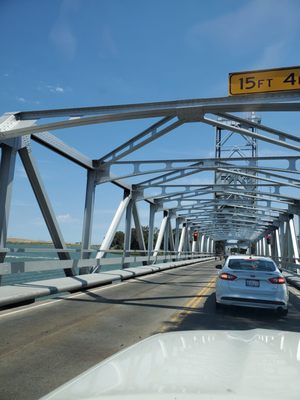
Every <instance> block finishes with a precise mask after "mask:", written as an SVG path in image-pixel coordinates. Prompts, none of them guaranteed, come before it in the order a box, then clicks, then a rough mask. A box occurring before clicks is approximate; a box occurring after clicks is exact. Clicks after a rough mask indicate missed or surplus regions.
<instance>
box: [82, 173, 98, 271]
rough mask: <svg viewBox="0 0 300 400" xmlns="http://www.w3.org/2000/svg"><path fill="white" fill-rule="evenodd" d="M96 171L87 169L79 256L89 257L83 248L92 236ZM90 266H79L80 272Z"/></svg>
mask: <svg viewBox="0 0 300 400" xmlns="http://www.w3.org/2000/svg"><path fill="white" fill-rule="evenodd" d="M95 179H96V172H95V171H93V170H88V171H87V183H86V193H85V205H84V216H83V228H82V240H81V257H82V258H90V256H91V254H90V253H89V252H85V251H84V250H86V249H89V248H90V245H91V237H92V223H93V214H94V203H95V189H96V181H95ZM89 272H90V267H82V268H80V271H79V273H80V274H88V273H89Z"/></svg>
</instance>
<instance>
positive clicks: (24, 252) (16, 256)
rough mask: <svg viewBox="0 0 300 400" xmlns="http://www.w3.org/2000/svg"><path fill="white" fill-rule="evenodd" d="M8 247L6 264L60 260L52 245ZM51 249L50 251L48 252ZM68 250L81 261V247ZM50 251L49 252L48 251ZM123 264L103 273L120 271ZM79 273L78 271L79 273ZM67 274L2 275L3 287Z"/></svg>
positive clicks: (58, 270) (11, 245) (107, 267)
mask: <svg viewBox="0 0 300 400" xmlns="http://www.w3.org/2000/svg"><path fill="white" fill-rule="evenodd" d="M7 247H8V248H9V249H10V252H9V253H7V255H6V257H5V262H18V261H20V262H24V261H36V262H38V261H39V260H40V261H47V260H59V257H58V256H57V253H56V252H54V251H51V249H53V248H54V247H53V245H51V244H49V245H48V244H44V243H43V244H27V243H26V244H23V243H22V244H21V243H20V244H18V243H16V244H8V245H7ZM48 249H49V250H48ZM68 249H71V250H72V251H71V252H70V256H71V258H72V260H76V259H79V258H80V256H81V254H80V246H79V245H78V246H76V245H72V246H68ZM47 250H48V251H47ZM96 252H97V249H96V248H95V249H94V251H93V253H92V254H91V258H93V257H95V256H96ZM118 256H119V254H112V253H109V254H107V257H108V258H109V257H118ZM120 268H121V264H114V265H104V266H102V267H101V271H103V272H105V271H112V270H115V269H120ZM77 273H78V271H77ZM64 276H65V273H64V271H63V269H61V268H60V269H57V270H49V271H36V272H25V273H22V272H21V273H16V274H9V275H2V281H1V286H4V285H14V284H20V283H26V282H34V281H39V280H43V279H54V278H63V277H64Z"/></svg>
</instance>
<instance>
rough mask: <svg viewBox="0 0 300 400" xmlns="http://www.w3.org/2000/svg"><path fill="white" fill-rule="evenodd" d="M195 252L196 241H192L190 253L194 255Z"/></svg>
mask: <svg viewBox="0 0 300 400" xmlns="http://www.w3.org/2000/svg"><path fill="white" fill-rule="evenodd" d="M196 251H197V241H196V240H193V241H192V253H193V254H194V253H196Z"/></svg>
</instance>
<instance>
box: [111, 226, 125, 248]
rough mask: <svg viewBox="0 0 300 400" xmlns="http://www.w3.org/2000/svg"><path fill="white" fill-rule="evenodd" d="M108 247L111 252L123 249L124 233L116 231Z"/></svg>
mask: <svg viewBox="0 0 300 400" xmlns="http://www.w3.org/2000/svg"><path fill="white" fill-rule="evenodd" d="M110 247H111V249H113V250H122V249H123V248H124V232H122V231H117V232H116V233H115V237H114V239H113V241H112V243H111V246H110Z"/></svg>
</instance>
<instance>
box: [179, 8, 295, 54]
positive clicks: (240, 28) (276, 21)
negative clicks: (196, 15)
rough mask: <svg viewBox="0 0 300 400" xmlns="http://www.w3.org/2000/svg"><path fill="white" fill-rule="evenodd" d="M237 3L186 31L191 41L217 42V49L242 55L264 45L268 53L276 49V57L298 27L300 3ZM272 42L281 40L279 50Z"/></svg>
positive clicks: (194, 44)
mask: <svg viewBox="0 0 300 400" xmlns="http://www.w3.org/2000/svg"><path fill="white" fill-rule="evenodd" d="M238 4H241V5H242V6H241V7H239V8H237V9H235V10H234V11H231V12H229V13H227V14H224V15H221V16H217V17H215V18H212V19H210V20H205V21H201V22H200V23H198V24H195V25H193V26H192V27H191V28H190V29H189V31H188V32H187V35H186V40H187V43H188V45H190V46H192V47H195V48H203V46H204V45H209V46H210V47H211V45H216V46H217V50H218V52H222V53H224V52H226V53H227V52H228V51H230V54H231V55H232V54H234V53H236V54H238V55H239V56H240V55H241V54H246V53H249V52H254V51H255V52H257V51H259V50H260V49H262V51H263V53H264V54H265V56H266V57H267V56H268V58H269V57H270V56H271V55H272V52H275V53H274V54H276V58H277V52H278V51H279V50H280V51H281V50H283V43H285V42H290V40H291V38H292V37H295V36H296V34H297V32H298V30H299V28H298V26H299V17H298V16H299V12H300V3H299V2H297V1H293V0H286V1H280V2H274V1H273V0H263V1H262V0H252V1H250V2H247V3H245V2H239V3H238ZM269 43H279V44H278V46H277V50H276V49H275V48H274V45H271V46H270V45H269ZM272 46H273V49H272V48H269V49H268V47H272ZM275 47H276V46H275Z"/></svg>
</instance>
